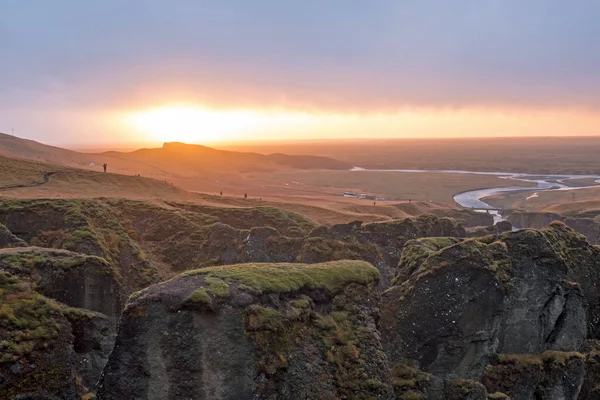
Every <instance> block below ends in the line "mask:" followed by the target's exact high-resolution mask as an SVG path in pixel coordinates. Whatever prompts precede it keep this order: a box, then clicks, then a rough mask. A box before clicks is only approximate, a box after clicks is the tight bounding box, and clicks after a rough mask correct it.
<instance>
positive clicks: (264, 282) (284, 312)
mask: <svg viewBox="0 0 600 400" xmlns="http://www.w3.org/2000/svg"><path fill="white" fill-rule="evenodd" d="M378 281H379V273H378V271H377V270H376V269H375V268H373V267H372V266H370V265H369V264H367V263H364V262H358V261H342V262H330V263H324V264H314V265H305V264H245V265H234V266H228V267H211V268H205V269H200V270H195V271H190V272H187V273H185V274H183V275H181V276H178V277H176V278H174V279H172V280H170V281H167V282H164V283H161V284H159V285H154V286H151V287H149V288H147V289H145V290H143V291H141V292H138V293H135V294H134V295H132V296H131V298H130V299H129V301H128V302H127V305H126V307H125V310H124V312H123V316H122V320H121V324H120V327H119V335H118V338H117V343H116V346H115V350H114V351H113V353H112V354H111V356H110V359H109V362H108V364H107V366H106V368H105V370H104V373H103V377H102V379H101V381H100V384H99V390H98V398H99V399H166V398H186V399H232V400H233V399H254V398H265V399H266V398H273V399H275V398H278V399H279V398H281V399H284V398H285V399H331V398H348V399H373V398H382V399H392V398H393V392H392V379H391V374H390V372H389V368H388V366H387V363H386V357H385V354H384V352H383V350H382V347H381V342H380V340H379V333H378V330H377V328H378V324H379V315H378V305H379V302H378V300H379V292H378Z"/></svg>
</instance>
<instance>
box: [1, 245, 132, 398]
mask: <svg viewBox="0 0 600 400" xmlns="http://www.w3.org/2000/svg"><path fill="white" fill-rule="evenodd" d="M119 294H120V290H119V283H118V278H117V275H116V273H115V271H114V270H113V268H112V267H111V265H110V264H108V263H107V262H106V261H105V260H103V259H100V258H97V257H92V256H85V255H81V254H77V253H72V252H69V251H64V250H51V249H41V248H31V247H22V248H14V249H2V250H0V305H1V307H0V317H1V318H0V398H2V399H15V400H16V399H24V398H35V399H37V398H40V399H41V398H43V399H46V398H48V399H79V398H80V396H89V395H90V391H89V390H90V389H91V388H93V387H94V385H95V383H96V382H97V380H98V377H99V376H100V373H101V371H102V368H103V367H104V365H105V363H106V361H107V359H108V355H109V354H110V351H111V350H112V347H113V344H114V336H115V333H116V322H117V319H118V317H119V314H120V308H121V307H120V304H121V303H120V299H119ZM88 398H89V397H88Z"/></svg>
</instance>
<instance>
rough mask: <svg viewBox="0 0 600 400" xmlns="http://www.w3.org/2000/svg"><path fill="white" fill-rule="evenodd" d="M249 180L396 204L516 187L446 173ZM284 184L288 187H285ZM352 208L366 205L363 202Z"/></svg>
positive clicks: (325, 173) (275, 176)
mask: <svg viewBox="0 0 600 400" xmlns="http://www.w3.org/2000/svg"><path fill="white" fill-rule="evenodd" d="M248 178H251V179H253V180H256V181H259V182H264V184H265V185H268V186H269V187H275V186H278V187H280V188H281V190H282V191H286V190H287V191H291V190H294V191H297V192H300V191H305V192H307V193H308V192H309V191H311V190H312V191H314V192H316V193H322V194H340V193H343V192H344V191H347V190H351V191H355V192H357V193H367V194H373V195H376V196H378V197H390V198H395V199H399V200H409V199H411V200H413V201H428V200H432V201H434V202H442V203H453V196H454V195H455V194H456V193H459V192H463V191H466V190H474V189H481V188H490V187H502V186H514V185H515V184H516V185H519V184H522V185H523V186H528V184H526V183H523V182H522V183H519V182H513V181H507V180H506V179H500V178H498V177H495V176H486V175H472V174H468V175H466V174H445V173H407V172H375V171H319V172H318V173H315V172H311V171H296V172H279V173H277V172H276V173H268V174H252V175H248ZM286 184H287V185H286ZM354 204H360V205H368V204H373V203H372V202H368V201H362V202H355V203H354Z"/></svg>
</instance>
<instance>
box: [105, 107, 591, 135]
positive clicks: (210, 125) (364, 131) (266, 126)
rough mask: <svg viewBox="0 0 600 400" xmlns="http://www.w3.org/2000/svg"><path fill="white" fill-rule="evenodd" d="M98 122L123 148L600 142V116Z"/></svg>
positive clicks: (412, 113)
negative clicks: (315, 142) (367, 141)
mask: <svg viewBox="0 0 600 400" xmlns="http://www.w3.org/2000/svg"><path fill="white" fill-rule="evenodd" d="M174 104H175V105H173V106H163V107H158V108H148V109H141V110H125V111H116V112H111V113H107V114H106V115H104V116H99V117H98V121H100V122H101V123H102V124H104V125H105V126H106V130H107V131H108V132H114V133H115V134H120V135H119V137H120V139H121V140H122V141H123V142H145V143H148V142H150V143H154V142H156V143H161V142H165V141H182V142H188V143H219V142H231V141H238V140H243V141H247V140H284V139H289V140H310V139H322V138H368V137H400V138H419V137H481V136H485V137H491V136H565V135H573V136H587V135H600V115H598V114H596V113H593V112H586V111H577V110H532V109H525V110H505V111H503V110H495V109H466V108H465V109H445V110H439V109H406V110H402V111H398V112H380V113H360V114H358V113H341V112H314V111H313V112H306V111H293V110H282V109H280V110H260V109H257V110H253V109H224V108H220V109H210V108H207V107H201V106H195V105H193V104H185V105H181V104H177V103H174Z"/></svg>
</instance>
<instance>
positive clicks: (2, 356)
mask: <svg viewBox="0 0 600 400" xmlns="http://www.w3.org/2000/svg"><path fill="white" fill-rule="evenodd" d="M97 316H98V314H96V313H93V312H91V311H87V310H82V309H77V308H71V307H66V306H64V305H62V304H60V303H58V302H56V301H54V300H51V299H48V298H46V297H44V296H42V295H40V294H38V293H36V292H35V291H33V289H32V287H31V284H30V283H28V282H26V281H22V280H20V279H18V278H17V277H15V276H12V275H10V274H8V273H7V272H5V271H2V270H0V337H1V338H2V340H0V362H13V361H16V360H18V359H20V358H22V357H26V356H28V355H29V354H31V353H32V352H34V351H35V350H36V349H38V348H41V349H43V348H45V347H47V346H49V345H50V344H51V342H52V341H53V340H54V339H56V338H57V336H58V334H59V331H60V328H61V325H62V324H65V323H66V320H65V319H64V318H63V317H66V318H67V319H68V320H70V321H74V320H81V319H90V318H95V317H97Z"/></svg>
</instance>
